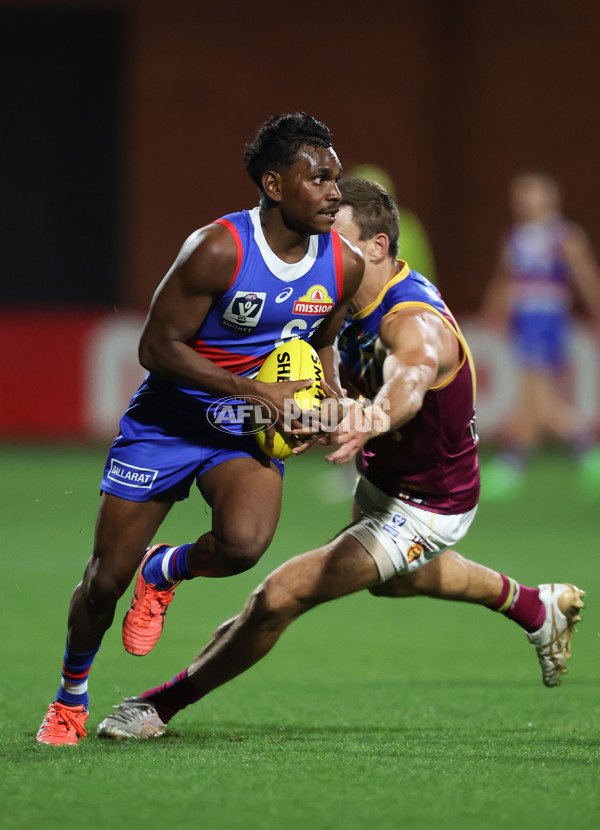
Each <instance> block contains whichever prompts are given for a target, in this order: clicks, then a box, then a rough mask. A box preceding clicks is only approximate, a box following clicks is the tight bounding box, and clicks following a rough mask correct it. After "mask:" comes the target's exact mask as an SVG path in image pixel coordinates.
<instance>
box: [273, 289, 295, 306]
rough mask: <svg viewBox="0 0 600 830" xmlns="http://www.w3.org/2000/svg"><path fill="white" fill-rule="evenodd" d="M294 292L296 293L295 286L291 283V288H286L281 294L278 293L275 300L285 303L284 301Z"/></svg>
mask: <svg viewBox="0 0 600 830" xmlns="http://www.w3.org/2000/svg"><path fill="white" fill-rule="evenodd" d="M293 293H294V289H293V288H292V286H291V285H290V286H289V288H285V289H284V290H283V291H282V292H281V294H278V295H277V296H276V297H275V302H276V303H283V302H285V300H289V298H290V297H291V296H292V294H293Z"/></svg>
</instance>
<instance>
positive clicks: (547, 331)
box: [511, 312, 570, 373]
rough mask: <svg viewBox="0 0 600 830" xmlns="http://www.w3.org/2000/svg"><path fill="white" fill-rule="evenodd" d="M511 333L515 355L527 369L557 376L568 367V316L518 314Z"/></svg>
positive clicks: (514, 318)
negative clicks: (557, 373)
mask: <svg viewBox="0 0 600 830" xmlns="http://www.w3.org/2000/svg"><path fill="white" fill-rule="evenodd" d="M511 334H512V339H513V347H514V350H515V356H516V358H517V360H518V361H519V363H520V364H521V365H522V366H523V367H524V368H526V369H534V370H538V371H545V372H549V373H556V372H559V371H561V370H562V369H563V368H564V367H565V365H566V363H567V360H568V353H569V336H570V320H569V316H568V315H567V314H563V313H560V314H554V313H539V312H538V313H527V314H525V313H522V314H515V315H514V316H513V318H512V320H511Z"/></svg>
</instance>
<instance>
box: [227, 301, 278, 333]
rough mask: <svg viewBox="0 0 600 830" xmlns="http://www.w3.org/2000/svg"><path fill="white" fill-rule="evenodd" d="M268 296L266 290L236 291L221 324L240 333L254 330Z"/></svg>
mask: <svg viewBox="0 0 600 830" xmlns="http://www.w3.org/2000/svg"><path fill="white" fill-rule="evenodd" d="M266 296H267V295H266V293H265V292H264V291H236V292H235V297H234V298H233V299H232V300H231V302H230V303H229V305H228V306H227V308H226V309H225V312H224V314H223V316H222V317H221V325H222V326H225V328H226V329H231V330H232V331H237V332H238V334H244V333H245V332H248V331H252V329H254V328H256V324H257V323H258V321H259V320H260V315H261V314H262V311H263V308H264V304H265V299H266Z"/></svg>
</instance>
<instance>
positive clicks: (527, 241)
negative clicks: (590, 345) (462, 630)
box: [482, 173, 600, 500]
mask: <svg viewBox="0 0 600 830" xmlns="http://www.w3.org/2000/svg"><path fill="white" fill-rule="evenodd" d="M560 201H561V200H560V191H559V187H558V184H557V182H556V181H555V180H554V179H553V178H551V177H550V176H547V175H543V174H540V173H520V174H519V175H517V176H516V177H515V178H514V179H513V181H512V182H511V185H510V206H511V209H512V213H513V217H514V223H513V225H512V226H511V227H510V229H509V230H508V232H507V233H506V234H505V235H504V237H503V238H502V241H501V245H500V252H499V256H498V263H497V266H496V271H495V273H494V276H493V279H492V281H491V283H490V285H489V287H488V289H487V293H486V297H485V300H484V306H483V318H484V320H485V321H486V322H488V323H490V324H491V325H492V326H494V327H496V328H498V329H499V330H500V332H502V333H504V332H505V331H506V332H507V333H508V336H509V338H510V344H511V347H512V351H513V355H514V359H515V362H516V365H517V368H518V372H519V377H518V380H519V395H518V399H517V402H516V405H515V408H514V411H513V412H511V413H510V417H509V419H508V423H507V424H506V425H505V432H506V435H505V436H504V440H503V442H502V443H503V446H502V450H501V452H500V453H499V455H498V457H497V458H495V459H494V460H493V461H492V463H491V464H489V465H488V466H487V467H485V468H484V470H483V475H482V496H483V498H489V499H490V500H493V499H498V500H500V499H506V498H510V497H512V496H515V495H517V494H518V492H519V491H520V489H521V486H522V485H523V474H524V472H525V470H526V468H527V464H528V462H529V459H530V456H531V454H532V452H533V451H534V450H535V448H536V447H537V446H539V445H540V444H542V443H543V442H545V441H547V439H548V438H558V439H560V440H561V441H563V442H564V443H565V444H566V445H567V446H568V447H569V449H570V450H571V452H572V454H573V456H574V457H575V459H576V460H577V462H578V468H579V480H580V484H581V486H582V489H583V492H584V493H586V494H590V495H592V496H596V495H597V493H598V491H599V489H600V447H599V446H598V443H597V438H596V433H595V429H594V425H593V423H591V422H590V419H589V418H587V417H586V416H585V415H584V413H583V412H580V411H579V410H578V409H577V408H576V407H575V406H573V404H572V403H571V402H570V400H569V399H568V397H567V395H566V394H565V392H564V390H563V388H562V387H563V385H564V383H563V382H564V373H565V370H566V369H567V368H568V364H569V359H570V355H569V346H570V340H571V332H572V310H571V307H572V304H573V299H574V297H575V296H576V295H578V296H579V298H580V299H581V301H582V303H583V305H584V306H585V308H586V310H587V311H588V312H589V315H590V317H591V319H592V322H593V323H594V324H595V326H596V328H597V330H598V331H599V332H600V268H599V267H598V264H597V262H596V259H595V256H594V253H593V251H592V247H591V245H590V242H589V240H588V237H587V234H586V233H585V232H584V230H583V229H582V228H581V227H579V226H578V225H575V224H574V223H573V222H571V221H569V220H567V219H566V218H565V217H564V216H563V215H562V213H561V207H560Z"/></svg>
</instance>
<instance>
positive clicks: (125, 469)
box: [106, 458, 158, 490]
mask: <svg viewBox="0 0 600 830" xmlns="http://www.w3.org/2000/svg"><path fill="white" fill-rule="evenodd" d="M157 475H158V470H148V469H146V468H145V467H134V466H133V464H124V463H123V462H122V461H115V459H114V458H111V460H110V470H109V471H108V475H107V476H106V477H107V478H110V479H111V480H112V481H116V482H117V483H118V484H124V485H125V487H137V488H139V489H141V490H150V488H151V487H152V485H153V484H154V481H155V479H156V476H157Z"/></svg>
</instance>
